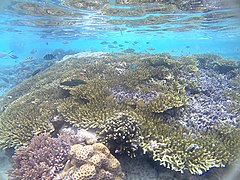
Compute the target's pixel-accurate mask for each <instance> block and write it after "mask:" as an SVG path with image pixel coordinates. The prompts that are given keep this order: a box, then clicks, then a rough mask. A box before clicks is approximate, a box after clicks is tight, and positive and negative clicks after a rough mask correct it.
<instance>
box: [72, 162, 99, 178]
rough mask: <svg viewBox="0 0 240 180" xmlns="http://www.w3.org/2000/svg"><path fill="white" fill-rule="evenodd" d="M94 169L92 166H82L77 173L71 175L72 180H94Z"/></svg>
mask: <svg viewBox="0 0 240 180" xmlns="http://www.w3.org/2000/svg"><path fill="white" fill-rule="evenodd" d="M96 173H97V172H96V169H95V166H94V165H92V164H83V165H82V166H80V168H79V169H78V171H76V172H75V173H73V175H72V179H73V180H84V179H94V178H95V177H96Z"/></svg>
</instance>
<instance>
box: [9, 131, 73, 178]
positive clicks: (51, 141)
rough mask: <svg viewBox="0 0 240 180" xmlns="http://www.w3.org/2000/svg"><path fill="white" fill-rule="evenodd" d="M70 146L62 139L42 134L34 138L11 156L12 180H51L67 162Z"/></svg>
mask: <svg viewBox="0 0 240 180" xmlns="http://www.w3.org/2000/svg"><path fill="white" fill-rule="evenodd" d="M69 150H70V146H69V145H68V144H67V143H66V142H65V141H64V140H63V139H62V138H60V137H59V138H52V137H51V136H50V134H48V133H43V134H40V135H38V136H34V137H33V139H32V141H31V143H30V144H29V146H27V147H21V148H19V149H18V150H17V151H16V152H15V154H14V156H13V169H12V171H11V172H10V176H12V177H13V178H14V179H23V180H25V179H26V180H27V179H53V178H54V176H55V173H56V172H59V171H61V170H62V169H63V168H64V165H65V163H66V160H67V156H68V152H69Z"/></svg>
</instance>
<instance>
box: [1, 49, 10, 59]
mask: <svg viewBox="0 0 240 180" xmlns="http://www.w3.org/2000/svg"><path fill="white" fill-rule="evenodd" d="M12 52H13V50H12V51H10V52H9V53H5V52H1V51H0V58H3V57H6V56H9V55H10V54H11V53H12Z"/></svg>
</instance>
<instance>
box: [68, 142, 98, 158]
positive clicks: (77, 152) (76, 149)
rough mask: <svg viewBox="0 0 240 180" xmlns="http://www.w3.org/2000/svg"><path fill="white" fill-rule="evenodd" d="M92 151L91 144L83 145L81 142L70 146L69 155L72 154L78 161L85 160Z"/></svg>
mask: <svg viewBox="0 0 240 180" xmlns="http://www.w3.org/2000/svg"><path fill="white" fill-rule="evenodd" d="M93 153H94V150H93V147H92V146H91V145H86V146H83V145H81V144H75V145H73V146H72V148H71V151H70V155H74V156H75V158H76V159H77V160H79V161H86V160H87V159H88V158H89V157H91V155H92V154H93Z"/></svg>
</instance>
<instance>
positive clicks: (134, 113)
mask: <svg viewBox="0 0 240 180" xmlns="http://www.w3.org/2000/svg"><path fill="white" fill-rule="evenodd" d="M78 57H79V58H78ZM224 67H227V69H226V70H224V69H225V68H224ZM239 72H240V71H239V66H238V65H237V64H236V63H235V62H228V63H225V62H224V60H223V59H219V57H218V56H206V55H204V56H202V57H201V55H194V56H188V57H172V56H171V55H169V54H166V53H165V54H155V55H149V54H128V55H126V54H121V53H115V54H104V56H100V57H95V56H88V57H82V56H81V54H78V55H77V56H72V57H69V58H67V59H66V60H64V61H61V62H59V63H57V64H56V65H53V66H52V67H51V68H49V69H48V70H46V71H45V72H44V73H41V74H39V75H38V77H33V78H31V79H30V80H27V81H26V82H24V83H23V84H21V85H19V86H18V87H16V88H15V89H14V90H13V91H11V92H10V93H9V94H8V96H9V97H12V98H10V99H8V98H7V97H5V98H4V100H3V103H1V104H2V105H3V108H2V111H1V117H0V118H1V120H0V139H1V140H0V146H1V147H3V148H7V147H16V148H18V147H20V146H22V145H27V144H28V143H29V140H30V139H31V138H32V137H33V136H34V134H39V133H41V132H53V134H55V135H56V134H58V130H59V129H61V127H62V126H63V125H67V126H75V127H84V128H88V129H90V128H93V129H94V130H95V131H96V134H97V135H98V138H99V140H101V142H103V143H105V144H106V145H107V146H108V147H109V148H110V151H111V152H121V153H126V154H128V155H129V156H135V155H137V153H136V152H138V150H141V149H143V150H144V152H145V153H147V154H149V155H150V156H151V157H152V158H153V160H155V161H159V162H160V164H161V165H163V166H165V167H167V168H170V169H172V170H174V171H181V172H184V171H189V172H190V173H191V174H202V173H204V172H205V171H207V170H209V169H210V168H212V167H223V166H226V165H228V164H231V163H233V162H234V160H236V158H237V156H238V153H239V146H240V142H239V138H238V137H239V130H238V123H239V122H238V121H239V108H238V107H239V105H238V104H239V88H238V86H237V84H238V81H237V80H236V78H237V77H239ZM31 82H32V87H26V88H25V89H24V86H25V85H27V86H30V84H31ZM225 88H226V89H225ZM17 90H23V91H22V93H19V92H18V91H17ZM58 117H61V118H58ZM220 125H221V126H220ZM228 125H229V126H230V127H231V128H232V129H231V128H230V130H229V131H227V132H225V131H223V130H224V127H228ZM216 126H217V127H219V128H215V127H216ZM220 127H221V128H220ZM216 129H217V130H216ZM71 145H72V144H71ZM88 147H89V146H87V147H83V145H78V146H76V148H77V149H78V148H79V150H76V151H73V152H72V155H71V160H70V161H69V162H71V163H70V164H69V163H67V164H69V168H68V170H67V167H68V166H67V165H66V168H65V170H64V171H65V174H64V175H63V174H61V176H65V175H66V176H70V177H71V176H74V177H75V176H76V177H82V176H86V177H90V176H91V175H90V174H92V175H93V174H95V172H96V174H98V173H99V174H102V175H101V176H102V177H111V173H109V172H110V170H109V169H102V170H99V169H98V168H96V167H99V166H102V164H104V163H103V162H104V161H102V160H103V159H105V157H104V155H103V154H104V153H102V154H101V153H95V150H96V149H95V150H94V147H91V148H90V149H92V150H91V153H89V154H87V153H86V151H85V149H86V148H88ZM90 149H89V151H90ZM83 150H84V152H85V153H84V155H85V157H84V158H83V157H81V156H79V154H81V153H83V152H82V151H83ZM106 151H107V150H106ZM77 152H78V153H77ZM105 156H107V155H106V154H105ZM73 159H74V161H73ZM79 159H81V160H79ZM76 161H77V162H78V163H79V164H81V163H84V164H86V165H84V166H83V167H81V168H80V165H79V164H76ZM116 164H117V163H116ZM42 165H43V164H42ZM93 165H94V167H95V169H94V168H93ZM75 167H77V168H75ZM114 167H115V166H112V169H114ZM116 167H117V166H116ZM84 169H88V170H89V172H91V173H90V174H84V173H83V171H84ZM73 174H75V175H73ZM99 176H100V175H99ZM92 177H94V178H95V177H97V175H96V176H95V175H93V176H92Z"/></svg>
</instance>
